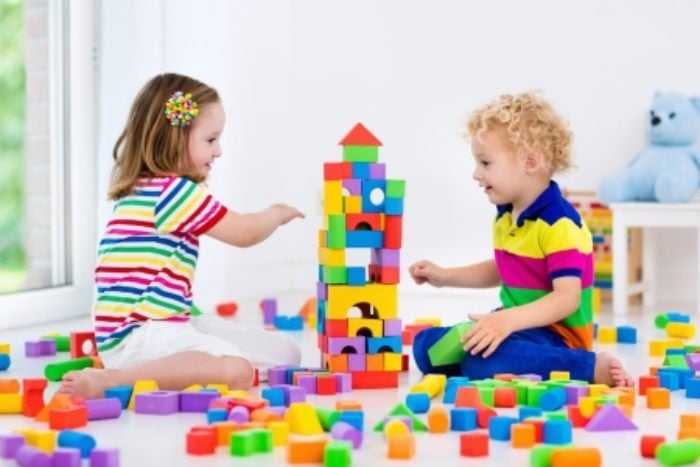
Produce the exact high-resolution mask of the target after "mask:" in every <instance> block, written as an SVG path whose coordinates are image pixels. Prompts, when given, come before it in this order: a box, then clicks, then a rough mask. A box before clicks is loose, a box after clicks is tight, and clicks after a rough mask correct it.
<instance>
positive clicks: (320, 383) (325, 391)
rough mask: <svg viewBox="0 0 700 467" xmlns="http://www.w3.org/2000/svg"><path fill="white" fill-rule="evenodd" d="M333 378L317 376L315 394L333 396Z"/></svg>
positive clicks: (331, 376) (334, 383)
mask: <svg viewBox="0 0 700 467" xmlns="http://www.w3.org/2000/svg"><path fill="white" fill-rule="evenodd" d="M335 381H336V380H335V376H333V375H319V376H317V377H316V394H318V395H321V396H333V395H335V393H336V392H337V388H336V382H335Z"/></svg>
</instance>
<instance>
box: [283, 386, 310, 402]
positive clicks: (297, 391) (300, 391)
mask: <svg viewBox="0 0 700 467" xmlns="http://www.w3.org/2000/svg"><path fill="white" fill-rule="evenodd" d="M280 387H281V388H282V390H283V391H284V405H285V406H286V407H289V404H292V403H294V402H304V401H306V389H304V388H302V387H301V386H292V385H291V384H283V385H281V386H280Z"/></svg>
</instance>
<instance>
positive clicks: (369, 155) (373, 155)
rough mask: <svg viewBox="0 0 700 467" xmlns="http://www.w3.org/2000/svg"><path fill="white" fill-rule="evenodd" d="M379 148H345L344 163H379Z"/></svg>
mask: <svg viewBox="0 0 700 467" xmlns="http://www.w3.org/2000/svg"><path fill="white" fill-rule="evenodd" d="M378 161H379V146H352V145H350V146H343V162H378Z"/></svg>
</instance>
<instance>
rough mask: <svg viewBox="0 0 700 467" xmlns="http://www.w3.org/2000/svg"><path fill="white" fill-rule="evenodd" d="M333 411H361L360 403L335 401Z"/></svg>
mask: <svg viewBox="0 0 700 467" xmlns="http://www.w3.org/2000/svg"><path fill="white" fill-rule="evenodd" d="M335 410H339V411H341V412H342V411H344V410H362V403H361V402H359V401H335Z"/></svg>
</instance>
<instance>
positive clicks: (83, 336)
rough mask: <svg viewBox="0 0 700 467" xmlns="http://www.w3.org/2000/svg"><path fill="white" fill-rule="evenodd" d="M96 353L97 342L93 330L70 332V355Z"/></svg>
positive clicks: (72, 356) (91, 354)
mask: <svg viewBox="0 0 700 467" xmlns="http://www.w3.org/2000/svg"><path fill="white" fill-rule="evenodd" d="M96 355H97V343H96V342H95V333H94V332H93V331H82V332H71V333H70V357H71V358H81V357H89V356H96Z"/></svg>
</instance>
